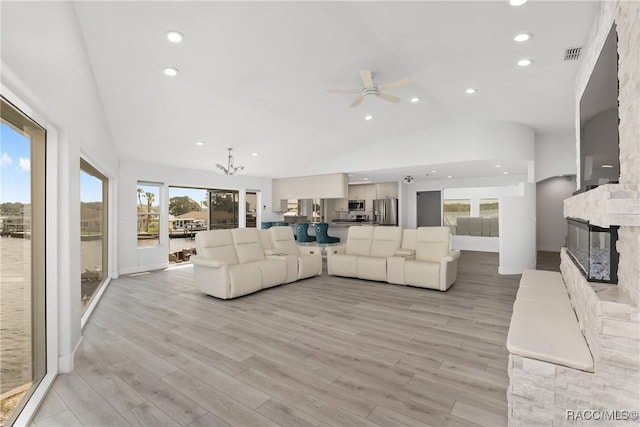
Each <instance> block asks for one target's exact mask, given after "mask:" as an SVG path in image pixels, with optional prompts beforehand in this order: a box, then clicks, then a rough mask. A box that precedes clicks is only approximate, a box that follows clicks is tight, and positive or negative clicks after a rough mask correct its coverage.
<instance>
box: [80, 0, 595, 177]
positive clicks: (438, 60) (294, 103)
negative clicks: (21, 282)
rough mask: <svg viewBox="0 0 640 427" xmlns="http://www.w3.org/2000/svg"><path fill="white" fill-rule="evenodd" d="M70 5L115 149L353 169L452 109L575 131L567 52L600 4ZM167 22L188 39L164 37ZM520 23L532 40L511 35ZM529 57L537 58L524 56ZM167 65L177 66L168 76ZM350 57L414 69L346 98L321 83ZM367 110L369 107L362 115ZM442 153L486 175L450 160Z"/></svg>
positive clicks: (191, 159)
mask: <svg viewBox="0 0 640 427" xmlns="http://www.w3.org/2000/svg"><path fill="white" fill-rule="evenodd" d="M75 8H76V12H77V15H78V19H79V22H80V26H81V29H82V32H83V36H84V42H85V44H86V48H87V51H88V53H89V57H90V60H91V64H92V66H93V69H94V73H95V79H96V82H97V86H98V89H99V92H100V96H101V98H102V101H103V105H104V108H105V111H106V115H107V119H108V121H109V124H110V127H111V130H112V134H113V136H114V139H115V143H116V145H117V149H118V152H119V154H120V156H121V157H122V158H127V159H135V160H139V161H144V162H149V163H157V164H164V165H171V166H178V167H187V168H195V169H213V168H214V165H215V163H223V164H226V162H227V158H226V156H227V151H226V148H227V147H233V149H234V155H235V163H236V164H243V165H245V166H246V169H245V171H244V173H245V174H247V175H254V176H268V177H283V176H296V175H308V174H317V173H333V172H362V171H367V170H368V167H367V158H366V155H363V156H360V157H361V159H360V161H354V162H353V164H352V165H350V168H349V170H344V166H343V165H340V166H338V165H339V164H340V162H339V161H338V160H339V159H340V158H341V157H343V156H345V155H347V154H349V153H353V152H357V151H361V150H362V149H363V148H364V147H368V146H379V145H381V144H396V142H395V141H400V140H401V141H402V143H397V145H396V146H395V147H394V148H395V149H396V150H400V151H403V152H404V151H406V156H407V157H408V158H411V150H412V147H413V146H415V145H416V144H420V142H421V141H420V139H419V137H418V136H417V135H420V133H421V132H424V131H425V130H428V129H429V128H432V127H434V126H440V125H442V124H443V123H447V122H451V121H458V122H465V121H506V122H514V123H519V124H524V125H527V126H530V127H531V128H532V129H533V130H534V131H535V132H536V134H542V133H558V132H560V133H561V132H565V133H569V132H573V129H574V83H573V82H574V76H575V72H576V69H577V63H578V61H565V60H564V54H565V50H566V49H567V48H574V47H581V46H582V45H583V44H584V42H585V40H586V39H587V35H588V31H589V28H590V25H591V22H593V20H594V18H595V16H596V13H597V9H598V4H597V2H592V1H585V2H582V1H568V2H559V1H548V2H547V1H531V2H529V3H526V4H525V5H523V6H520V7H512V6H510V5H509V3H508V2H507V1H467V2H463V1H446V2H445V1H441V2H437V1H422V2H421V1H413V2H392V1H386V2H360V1H354V2H342V1H336V2H324V1H322V2H313V1H300V2H288V1H287V2H269V1H261V2H243V1H234V2H230V1H229V2H217V1H210V2H206V1H201V2H198V1H194V2H185V1H180V2H178V1H173V2H171V1H159V2H153V1H152V2H147V1H143V2H128V1H115V2H106V1H105V2H77V3H76V4H75ZM168 30H177V31H179V32H181V33H182V34H183V35H184V40H183V42H182V43H178V44H174V43H171V42H169V41H168V40H167V39H166V37H165V33H166V32H167V31H168ZM523 32H524V33H531V34H533V38H532V39H531V40H529V41H527V42H524V43H518V42H515V41H514V36H515V35H516V34H518V33H523ZM523 58H531V59H533V60H534V63H533V64H532V65H531V66H529V67H519V66H518V65H517V62H518V60H520V59H523ZM166 67H175V68H176V69H178V70H179V73H178V75H177V76H175V77H167V76H165V75H164V74H163V69H165V68H166ZM359 70H371V71H372V72H373V74H374V82H375V83H376V84H383V83H387V82H391V81H395V80H399V79H402V78H405V77H415V78H416V80H417V83H416V84H414V85H410V86H405V87H401V88H397V89H393V90H390V91H389V92H388V93H390V94H392V95H395V96H398V97H399V98H400V99H401V101H400V102H399V103H398V104H394V103H390V102H385V101H382V100H380V99H375V100H374V103H373V105H372V106H371V105H368V104H367V103H365V102H363V103H361V104H360V105H359V106H357V107H355V108H349V105H350V104H351V103H352V101H353V100H354V99H355V95H346V94H330V93H328V92H327V90H328V89H350V88H360V87H361V86H362V81H361V79H360V76H359ZM468 88H475V89H476V90H477V93H475V94H472V95H470V94H467V93H465V90H466V89H468ZM413 96H418V97H420V98H421V100H420V102H417V103H411V102H410V98H411V97H413ZM371 108H372V109H373V111H374V115H375V118H374V120H371V121H365V120H364V119H363V118H364V115H365V113H366V112H367V111H368V109H371ZM414 135H416V137H415V138H413V136H414ZM197 141H202V142H204V145H202V146H198V145H196V144H195V143H196V142H197ZM254 152H255V153H258V156H256V157H254V156H252V153H254ZM397 166H398V165H395V164H393V163H390V164H389V165H388V167H389V169H390V171H392V173H393V174H398V175H402V174H403V173H406V172H411V171H413V170H428V169H429V168H430V167H431V165H430V164H429V160H428V159H424V158H415V159H412V161H411V165H410V166H411V167H407V164H406V162H404V164H403V168H397ZM480 166H481V165H479V166H478V167H480ZM449 167H450V168H451V170H452V171H455V170H456V168H458V171H459V172H460V173H462V172H463V171H464V172H466V173H467V174H471V175H473V174H476V175H482V171H481V170H478V171H473V168H472V167H470V165H468V164H466V165H456V163H455V158H452V159H451V162H450V165H449ZM487 167H491V165H489V166H487ZM518 167H525V166H523V165H519V166H518ZM378 172H384V171H378ZM387 172H389V171H387ZM371 173H374V171H371ZM398 179H399V178H398Z"/></svg>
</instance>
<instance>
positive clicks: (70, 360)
mask: <svg viewBox="0 0 640 427" xmlns="http://www.w3.org/2000/svg"><path fill="white" fill-rule="evenodd" d="M83 339H84V337H83V336H82V335H81V336H80V339H79V340H78V343H77V344H76V346H75V347H74V349H73V351H72V352H71V353H70V354H65V355H64V356H60V357H58V368H59V369H60V373H61V374H64V373H68V372H72V371H73V366H74V361H75V358H76V353H77V352H78V349H79V348H80V345H81V344H82V341H83Z"/></svg>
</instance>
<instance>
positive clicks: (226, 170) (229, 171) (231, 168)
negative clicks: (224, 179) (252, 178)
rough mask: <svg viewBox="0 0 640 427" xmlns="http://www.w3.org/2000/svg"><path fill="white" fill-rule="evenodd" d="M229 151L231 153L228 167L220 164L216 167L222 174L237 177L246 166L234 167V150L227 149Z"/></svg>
mask: <svg viewBox="0 0 640 427" xmlns="http://www.w3.org/2000/svg"><path fill="white" fill-rule="evenodd" d="M227 150H228V151H229V158H228V160H227V167H224V166H223V165H221V164H220V163H216V167H217V168H218V169H220V170H221V171H222V172H224V174H225V175H235V174H236V172H238V171H241V170H243V169H244V166H234V165H233V155H231V150H233V148H227Z"/></svg>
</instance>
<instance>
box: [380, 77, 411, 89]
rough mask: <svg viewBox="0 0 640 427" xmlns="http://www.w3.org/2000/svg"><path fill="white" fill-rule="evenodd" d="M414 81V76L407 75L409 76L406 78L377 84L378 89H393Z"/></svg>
mask: <svg viewBox="0 0 640 427" xmlns="http://www.w3.org/2000/svg"><path fill="white" fill-rule="evenodd" d="M415 82H416V78H415V77H409V78H406V79H402V80H397V81H395V82H391V83H386V84H383V85H380V86H378V90H387V89H395V88H397V87H402V86H408V85H412V84H414V83H415Z"/></svg>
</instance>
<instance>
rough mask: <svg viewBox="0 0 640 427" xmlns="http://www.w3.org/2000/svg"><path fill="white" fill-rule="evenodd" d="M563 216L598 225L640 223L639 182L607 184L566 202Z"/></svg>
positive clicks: (637, 224) (630, 225)
mask: <svg viewBox="0 0 640 427" xmlns="http://www.w3.org/2000/svg"><path fill="white" fill-rule="evenodd" d="M564 216H565V217H566V218H579V219H582V220H585V221H589V223H590V224H592V225H596V226H598V227H610V226H612V225H618V226H629V227H633V226H640V185H638V184H605V185H601V186H599V187H597V188H594V189H593V190H589V191H586V192H584V193H580V194H576V195H575V196H572V197H569V198H568V199H566V200H565V201H564Z"/></svg>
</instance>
